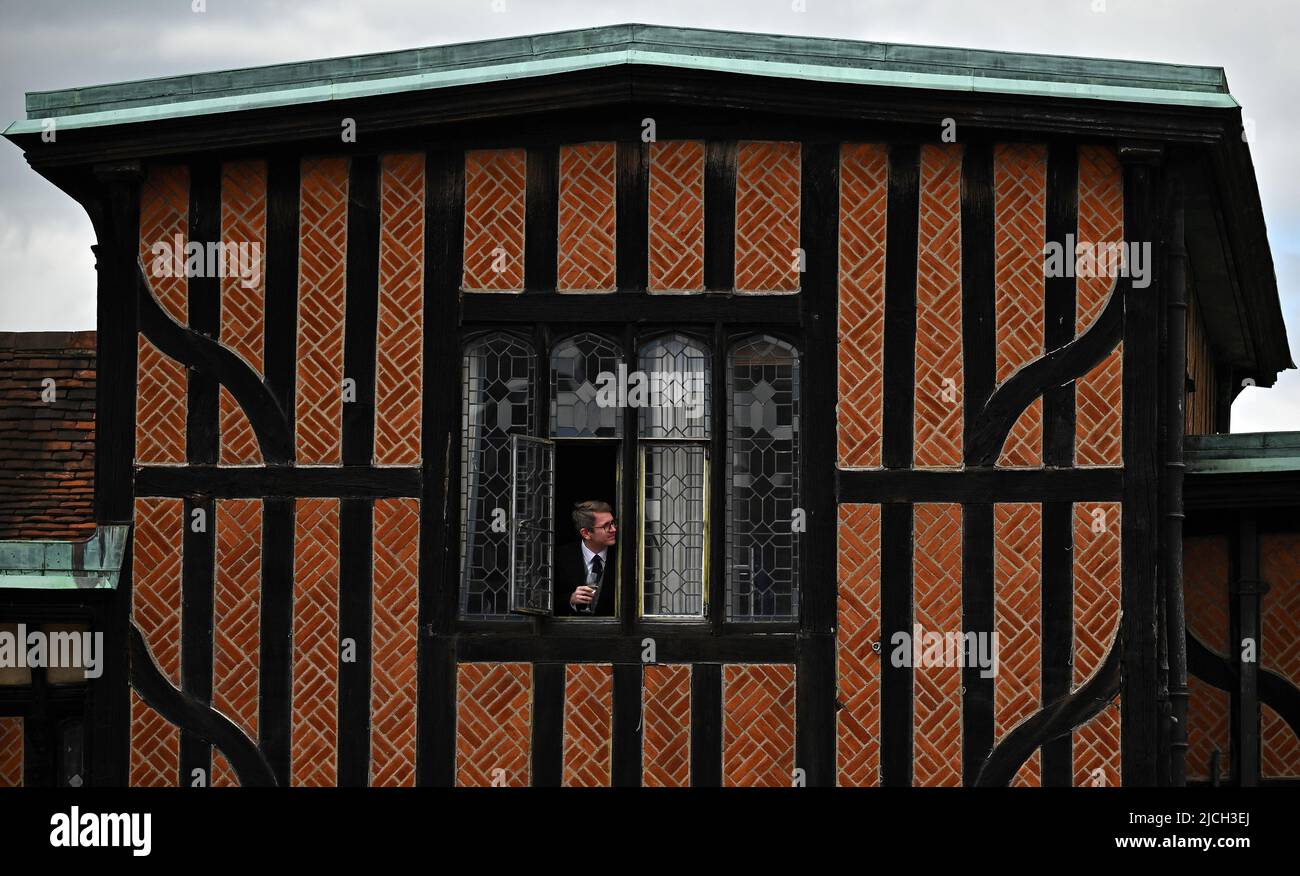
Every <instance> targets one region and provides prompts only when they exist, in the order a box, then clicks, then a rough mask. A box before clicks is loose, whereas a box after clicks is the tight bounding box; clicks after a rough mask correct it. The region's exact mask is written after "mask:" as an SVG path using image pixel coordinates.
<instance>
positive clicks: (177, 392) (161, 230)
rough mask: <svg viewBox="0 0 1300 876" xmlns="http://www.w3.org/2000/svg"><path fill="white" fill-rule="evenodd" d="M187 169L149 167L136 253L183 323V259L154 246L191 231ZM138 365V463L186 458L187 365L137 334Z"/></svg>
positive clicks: (185, 283) (142, 188) (173, 243)
mask: <svg viewBox="0 0 1300 876" xmlns="http://www.w3.org/2000/svg"><path fill="white" fill-rule="evenodd" d="M189 205H190V172H189V168H188V167H186V166H184V165H169V166H165V167H164V166H159V167H151V168H150V169H149V174H148V176H147V177H146V178H145V180H144V182H143V183H142V184H141V186H140V257H141V258H142V259H143V260H144V263H145V266H146V268H148V270H149V285H150V287H151V288H152V289H153V291H154V294H155V295H156V296H157V297H158V301H159V303H160V304H161V305H162V308H163V310H165V311H167V313H168V314H170V315H171V317H172V319H174V320H176V321H177V322H179V323H180V324H181V325H186V324H187V323H188V322H189V306H188V303H187V301H188V296H189V283H188V281H187V280H186V279H185V265H184V260H183V251H182V260H181V261H179V262H177V261H176V260H175V259H174V258H172V257H162V259H161V261H163V262H166V264H162V263H159V258H158V257H157V256H155V255H154V253H153V251H152V248H153V246H154V245H155V244H165V245H166V247H167V252H168V253H173V252H174V250H175V246H176V238H177V235H179V236H180V240H181V244H182V247H183V246H184V243H185V241H186V238H187V237H188V234H189ZM137 353H138V357H137V360H136V362H137V364H136V396H135V422H136V427H135V445H136V447H135V456H136V460H137V461H138V462H141V463H182V462H184V461H185V393H186V386H187V382H186V374H185V368H184V366H182V365H181V364H180V363H179V362H177V361H176V360H174V359H169V358H167V357H166V356H164V355H163V354H162V353H161V352H159V351H158V349H157V348H156V347H154V346H153V344H151V343H149V342H148V341H146V340H145V339H144V335H140V337H139V347H138V351H137Z"/></svg>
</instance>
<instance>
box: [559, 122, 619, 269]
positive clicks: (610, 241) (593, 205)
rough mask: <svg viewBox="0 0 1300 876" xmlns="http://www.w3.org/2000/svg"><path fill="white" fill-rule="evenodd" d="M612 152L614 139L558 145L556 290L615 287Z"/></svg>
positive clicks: (613, 166) (614, 197) (614, 196)
mask: <svg viewBox="0 0 1300 876" xmlns="http://www.w3.org/2000/svg"><path fill="white" fill-rule="evenodd" d="M614 156H615V150H614V144H613V143H583V144H580V145H577V146H561V147H560V199H559V200H560V206H559V212H560V217H559V241H558V243H557V250H556V259H557V264H556V274H555V276H556V280H555V282H556V288H557V289H560V290H562V291H572V292H612V291H613V290H614V251H615V245H614V224H615V215H614V203H615V200H616V195H615V173H614V168H615V160H614Z"/></svg>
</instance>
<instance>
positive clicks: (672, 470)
mask: <svg viewBox="0 0 1300 876" xmlns="http://www.w3.org/2000/svg"><path fill="white" fill-rule="evenodd" d="M641 452H642V464H643V466H644V491H645V492H644V495H643V496H642V497H641V498H642V502H643V506H642V515H643V525H644V530H643V539H642V544H643V547H642V557H641V560H642V573H643V579H642V587H643V589H642V594H643V598H642V606H641V609H642V613H643V614H645V615H669V616H679V617H680V616H688V617H703V615H704V554H705V551H704V508H705V489H704V486H705V482H706V474H705V473H706V462H705V459H706V450H705V447H704V446H703V445H700V444H654V445H649V446H645V447H643V448H642V451H641Z"/></svg>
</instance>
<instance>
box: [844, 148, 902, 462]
mask: <svg viewBox="0 0 1300 876" xmlns="http://www.w3.org/2000/svg"><path fill="white" fill-rule="evenodd" d="M888 188H889V160H888V156H887V153H886V151H885V147H884V146H880V145H874V144H867V145H852V144H849V145H845V146H843V147H841V150H840V207H839V209H840V239H839V341H840V349H839V395H838V401H837V403H836V408H835V421H836V424H837V425H838V446H839V464H840V467H841V468H871V467H873V466H878V465H880V430H881V427H882V423H883V415H882V407H881V403H882V396H881V388H882V380H883V377H884V341H885V226H886V222H887V217H886V213H887V210H886V193H887V191H888Z"/></svg>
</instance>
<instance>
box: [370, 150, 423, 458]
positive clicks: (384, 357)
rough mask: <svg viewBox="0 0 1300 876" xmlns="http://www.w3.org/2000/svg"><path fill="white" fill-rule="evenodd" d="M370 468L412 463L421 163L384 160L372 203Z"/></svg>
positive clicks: (416, 420) (409, 157)
mask: <svg viewBox="0 0 1300 876" xmlns="http://www.w3.org/2000/svg"><path fill="white" fill-rule="evenodd" d="M379 211H380V212H379V215H380V220H379V329H378V337H377V339H376V344H377V349H376V372H375V462H376V463H378V464H379V465H415V464H417V463H418V462H419V461H420V394H421V388H422V387H423V385H424V367H423V363H422V356H423V342H424V156H423V155H421V154H406V155H386V156H384V159H383V162H382V172H381V176H380V202H379Z"/></svg>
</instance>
